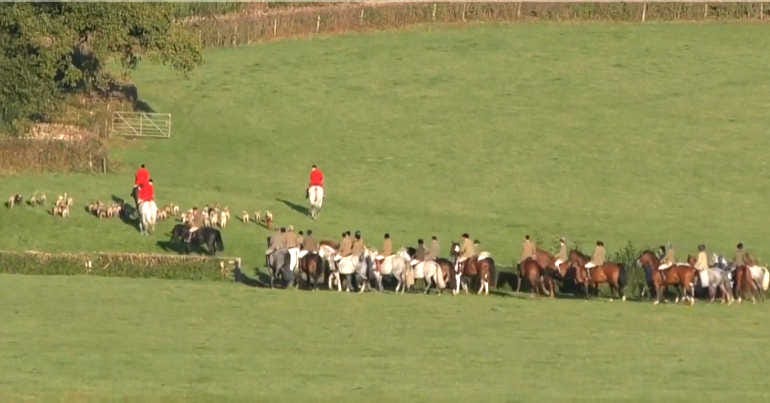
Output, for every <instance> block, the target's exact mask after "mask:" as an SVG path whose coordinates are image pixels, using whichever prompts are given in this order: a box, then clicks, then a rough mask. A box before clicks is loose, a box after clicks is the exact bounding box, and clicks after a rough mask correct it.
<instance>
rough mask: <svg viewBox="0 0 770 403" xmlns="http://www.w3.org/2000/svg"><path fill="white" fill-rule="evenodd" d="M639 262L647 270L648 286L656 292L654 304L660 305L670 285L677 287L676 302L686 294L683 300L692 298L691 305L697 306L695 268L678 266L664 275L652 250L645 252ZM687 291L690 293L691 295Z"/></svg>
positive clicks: (674, 266)
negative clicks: (682, 294)
mask: <svg viewBox="0 0 770 403" xmlns="http://www.w3.org/2000/svg"><path fill="white" fill-rule="evenodd" d="M638 261H639V265H640V266H642V267H643V268H644V270H645V275H646V277H647V285H648V286H650V288H653V289H654V290H655V302H654V304H656V305H657V304H659V303H660V299H661V298H663V293H664V291H665V289H666V288H667V287H668V286H670V285H675V286H677V297H676V302H679V299H680V294H681V293H684V296H683V297H682V300H687V299H688V298H691V302H690V303H691V304H695V287H694V281H695V272H696V270H695V267H693V266H690V265H687V264H676V265H673V266H671V267H669V268H668V269H666V270H665V272H666V273H665V275H664V274H663V273H661V270H658V267H659V266H660V261H659V260H658V257H657V256H656V255H655V253H654V252H652V251H651V250H645V251H643V252H642V254H641V255H640V256H639V259H638ZM687 291H690V294H688V293H687Z"/></svg>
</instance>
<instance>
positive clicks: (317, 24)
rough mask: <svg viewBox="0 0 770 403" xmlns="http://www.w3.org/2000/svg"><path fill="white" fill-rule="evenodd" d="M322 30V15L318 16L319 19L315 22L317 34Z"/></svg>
mask: <svg viewBox="0 0 770 403" xmlns="http://www.w3.org/2000/svg"><path fill="white" fill-rule="evenodd" d="M320 30H321V14H318V19H317V20H316V21H315V33H318V31H320Z"/></svg>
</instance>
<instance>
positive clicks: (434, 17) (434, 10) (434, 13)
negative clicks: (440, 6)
mask: <svg viewBox="0 0 770 403" xmlns="http://www.w3.org/2000/svg"><path fill="white" fill-rule="evenodd" d="M435 21H436V3H433V22H435Z"/></svg>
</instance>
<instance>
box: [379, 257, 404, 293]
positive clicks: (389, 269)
mask: <svg viewBox="0 0 770 403" xmlns="http://www.w3.org/2000/svg"><path fill="white" fill-rule="evenodd" d="M410 260H411V258H410V256H409V253H408V252H407V251H406V249H404V248H401V249H399V250H398V251H397V252H396V253H395V254H393V255H390V256H387V257H385V259H383V260H381V261H375V270H374V278H375V280H376V281H377V289H378V290H380V291H382V290H383V287H382V278H383V277H385V276H392V277H393V278H395V279H396V282H397V283H396V293H398V291H399V290H401V292H402V293H403V291H404V290H405V289H406V284H405V283H404V280H405V279H404V274H405V273H406V271H407V269H408V268H409V262H410Z"/></svg>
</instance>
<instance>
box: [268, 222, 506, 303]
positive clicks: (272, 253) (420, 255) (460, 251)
mask: <svg viewBox="0 0 770 403" xmlns="http://www.w3.org/2000/svg"><path fill="white" fill-rule="evenodd" d="M479 247H480V245H479V243H478V241H476V242H475V243H473V242H471V240H470V237H469V236H468V234H463V235H462V237H461V241H460V242H459V243H453V244H452V253H451V254H452V256H453V257H454V262H451V261H450V260H448V259H442V258H441V257H440V256H439V253H440V250H441V246H440V244H439V240H438V237H437V236H435V235H434V236H433V237H432V239H431V242H430V246H429V247H427V248H426V246H425V242H424V241H423V239H418V240H417V247H416V248H415V247H407V248H401V249H399V250H394V248H393V240H392V239H391V236H390V234H389V233H386V234H385V235H384V237H383V241H382V248H381V249H380V251H377V250H376V249H373V248H370V247H369V246H367V245H366V243H365V242H364V238H363V236H362V234H361V231H355V232H354V233H351V231H344V232H343V233H342V236H341V239H340V240H339V242H334V241H328V240H324V241H321V242H318V241H316V240H315V239H314V238H313V236H312V231H311V230H307V233H306V234H304V235H303V234H302V231H300V232H299V234H297V233H295V231H294V228H293V227H292V226H289V227H288V228H286V227H282V228H280V229H279V230H277V231H276V232H275V233H274V234H272V236H270V237H269V238H268V249H267V251H266V252H265V255H266V259H267V265H268V268H270V270H271V285H272V282H273V280H274V279H275V278H277V277H279V276H280V277H282V278H283V280H284V282H285V283H286V284H287V286H288V285H290V284H293V283H294V281H293V280H294V279H295V278H297V277H298V276H299V275H302V276H305V277H306V278H307V281H308V282H309V283H310V284H311V285H313V286H314V285H315V284H313V282H312V281H311V279H310V276H311V275H312V276H313V277H314V278H316V279H320V280H321V281H322V279H323V276H324V275H329V276H330V280H329V284H330V285H329V287H330V288H331V287H332V286H333V284H334V282H333V280H332V278H331V276H337V277H339V273H342V274H343V275H348V274H350V275H351V276H349V277H346V279H347V280H348V281H351V282H352V281H356V282H357V283H358V284H357V288H358V289H359V291H362V290H363V288H365V287H366V283H367V282H368V281H369V280H376V281H377V284H378V288H379V289H380V290H381V289H382V281H381V280H382V277H383V276H389V275H392V276H393V277H395V278H396V281H397V282H398V285H397V286H396V291H398V290H399V288H400V289H401V290H402V292H403V290H405V289H406V288H408V287H410V286H411V285H412V284H414V281H415V280H416V279H423V280H424V281H425V286H426V291H427V290H428V289H430V287H431V286H435V288H437V289H438V290H439V291H440V290H442V289H444V288H447V286H449V287H451V288H453V292H454V293H457V292H459V291H460V287H461V286H462V287H463V288H464V289H466V291H467V287H468V286H470V280H471V279H472V278H474V279H477V280H478V282H479V287H480V288H479V292H482V291H485V292H486V293H488V292H489V283H491V282H493V276H494V261H493V260H492V257H491V256H490V255H489V253H486V252H482V251H480V250H479ZM324 263H325V264H326V266H328V270H326V269H325V268H324ZM308 266H313V267H312V268H310V267H308ZM345 267H348V270H347V271H346V269H345ZM350 285H351V283H350V282H349V283H348V286H347V287H348V288H349V287H350ZM402 286H403V288H401V287H402ZM354 288H355V287H354ZM338 289H341V284H338Z"/></svg>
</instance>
